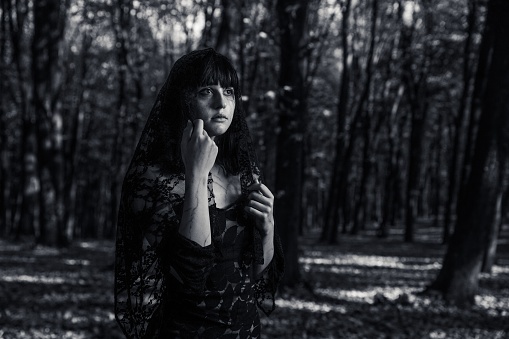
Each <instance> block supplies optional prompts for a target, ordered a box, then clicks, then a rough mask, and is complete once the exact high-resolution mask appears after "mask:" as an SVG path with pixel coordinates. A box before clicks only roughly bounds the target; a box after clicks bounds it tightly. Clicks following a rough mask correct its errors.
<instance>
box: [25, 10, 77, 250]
mask: <svg viewBox="0 0 509 339" xmlns="http://www.w3.org/2000/svg"><path fill="white" fill-rule="evenodd" d="M68 7H69V0H64V1H62V0H45V1H35V2H34V4H33V20H34V26H33V27H34V35H33V42H32V77H33V78H32V82H33V94H32V97H33V105H34V106H33V108H32V109H33V112H34V114H35V121H31V122H29V123H35V126H33V129H34V130H35V135H36V139H37V171H38V176H39V181H40V183H41V190H40V191H39V204H40V208H41V210H40V217H39V224H40V229H41V238H40V241H41V242H43V243H47V244H51V245H66V244H67V243H68V239H66V235H65V220H64V217H65V213H64V210H65V205H64V203H65V199H64V198H65V195H64V187H65V180H64V175H65V171H64V166H65V159H64V152H63V126H64V123H63V120H64V117H63V116H62V107H61V103H62V102H61V96H60V94H61V91H62V84H63V81H62V79H63V74H62V73H63V68H62V67H61V62H62V60H61V57H60V55H61V48H62V45H63V38H64V29H65V24H66V20H67V8H68Z"/></svg>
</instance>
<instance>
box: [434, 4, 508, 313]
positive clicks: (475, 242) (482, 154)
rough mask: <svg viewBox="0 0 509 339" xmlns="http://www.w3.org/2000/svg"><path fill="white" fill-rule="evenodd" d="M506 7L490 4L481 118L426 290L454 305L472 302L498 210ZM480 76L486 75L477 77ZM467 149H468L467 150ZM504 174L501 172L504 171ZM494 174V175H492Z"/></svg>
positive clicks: (479, 108) (505, 119)
mask: <svg viewBox="0 0 509 339" xmlns="http://www.w3.org/2000/svg"><path fill="white" fill-rule="evenodd" d="M508 15H509V3H508V2H507V1H505V0H490V1H489V2H488V9H487V17H486V23H485V30H484V33H483V41H482V44H481V50H480V59H479V65H478V69H477V72H478V77H477V79H480V81H476V84H475V86H476V89H475V90H474V93H476V95H477V96H478V97H474V99H473V102H476V103H478V104H477V105H476V106H475V107H474V108H475V109H474V110H473V111H472V113H471V114H479V125H478V128H477V133H476V136H475V143H474V144H473V145H474V149H473V150H472V158H471V161H470V170H469V173H468V176H467V177H466V180H465V182H464V183H463V184H462V186H461V187H460V192H459V198H458V207H457V214H458V221H457V225H456V228H455V230H454V233H453V234H452V236H451V239H450V243H449V246H448V248H447V253H446V254H445V257H444V262H443V265H442V269H441V270H440V272H439V273H438V275H437V277H436V279H435V281H433V283H432V284H431V285H430V286H429V288H428V289H429V290H437V291H439V292H440V293H442V295H443V296H444V298H445V299H446V300H449V301H450V302H452V303H454V304H458V305H470V304H472V303H473V302H474V296H475V294H476V291H477V288H478V284H479V273H480V271H481V266H482V261H483V258H484V256H485V254H486V251H487V249H488V248H489V246H488V241H487V239H489V237H490V225H492V224H493V222H494V220H493V217H494V215H495V213H493V212H495V210H494V208H493V207H494V206H497V198H498V192H499V191H498V190H499V188H498V187H497V186H498V184H499V182H498V180H497V179H496V178H497V177H499V178H503V177H504V175H496V173H497V172H499V171H500V170H501V169H503V167H505V166H500V165H499V164H505V162H506V161H507V159H506V158H505V155H504V151H503V150H502V149H501V147H500V145H504V147H506V145H507V143H508V142H509V139H508V138H507V132H506V131H507V128H508V124H509V114H508V112H509V45H508V44H507V41H506V39H507V36H506V32H507V31H508V30H509V21H507V20H506V18H507V16H508ZM480 75H484V76H483V77H481V76H480ZM467 151H468V150H467ZM503 171H504V170H502V172H503ZM494 174H495V175H494Z"/></svg>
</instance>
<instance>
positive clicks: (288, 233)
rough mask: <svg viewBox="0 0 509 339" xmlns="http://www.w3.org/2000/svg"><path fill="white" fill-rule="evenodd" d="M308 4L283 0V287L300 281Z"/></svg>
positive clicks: (279, 205)
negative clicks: (302, 50) (303, 49)
mask: <svg viewBox="0 0 509 339" xmlns="http://www.w3.org/2000/svg"><path fill="white" fill-rule="evenodd" d="M307 6H308V3H307V1H303V0H279V1H278V2H277V6H276V8H277V14H278V19H279V20H278V22H279V30H280V44H281V45H280V47H281V49H280V73H279V81H278V85H279V91H280V93H279V103H278V105H279V107H278V108H279V121H278V129H279V134H278V140H277V160H276V190H275V196H276V204H275V214H276V215H275V218H276V225H277V227H278V230H279V234H280V235H281V242H282V245H283V250H284V253H285V266H286V268H285V276H284V278H283V279H284V280H283V285H286V286H291V285H293V284H295V283H297V282H298V281H299V280H300V270H299V262H298V257H299V254H298V231H299V229H298V228H299V224H300V221H301V215H302V211H301V199H302V189H301V187H300V184H301V182H302V181H301V178H302V147H303V127H302V124H303V118H304V116H305V113H306V112H305V110H306V98H305V95H304V93H305V89H304V80H305V79H304V77H303V74H304V71H303V69H302V60H301V57H300V55H301V53H300V48H301V45H302V41H303V38H304V35H305V28H306V16H307Z"/></svg>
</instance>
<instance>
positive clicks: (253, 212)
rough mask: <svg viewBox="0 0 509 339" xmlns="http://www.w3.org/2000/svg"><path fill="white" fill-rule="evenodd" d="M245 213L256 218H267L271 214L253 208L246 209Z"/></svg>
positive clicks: (247, 207)
mask: <svg viewBox="0 0 509 339" xmlns="http://www.w3.org/2000/svg"><path fill="white" fill-rule="evenodd" d="M244 211H246V212H247V213H249V214H251V215H252V216H254V217H255V218H266V217H267V216H268V214H269V212H262V211H259V210H257V209H256V208H254V207H251V206H246V207H244Z"/></svg>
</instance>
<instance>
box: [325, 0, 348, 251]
mask: <svg viewBox="0 0 509 339" xmlns="http://www.w3.org/2000/svg"><path fill="white" fill-rule="evenodd" d="M351 5H352V1H351V0H347V1H346V2H345V4H344V7H343V8H342V13H343V16H342V18H341V50H342V66H343V67H342V73H341V83H340V88H339V95H338V97H339V100H338V105H337V115H338V118H337V130H336V145H335V150H336V155H335V157H334V162H333V168H332V177H331V184H330V186H329V196H328V199H327V207H326V209H325V217H324V227H323V231H322V235H321V238H320V240H321V241H324V242H328V243H335V242H336V241H337V239H336V238H337V232H338V227H339V223H340V209H341V208H342V204H343V201H342V200H343V199H342V192H344V189H342V186H344V184H342V183H343V182H346V178H345V176H346V173H348V172H347V171H346V170H345V169H346V164H345V163H344V161H343V160H344V159H345V153H346V148H347V147H346V130H345V124H346V116H347V113H348V108H349V99H350V63H351V62H350V60H349V58H350V43H349V41H348V40H349V29H350V28H349V26H350V25H349V19H350V11H351Z"/></svg>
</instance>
